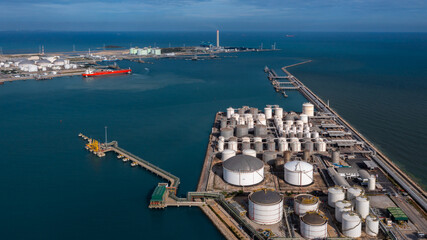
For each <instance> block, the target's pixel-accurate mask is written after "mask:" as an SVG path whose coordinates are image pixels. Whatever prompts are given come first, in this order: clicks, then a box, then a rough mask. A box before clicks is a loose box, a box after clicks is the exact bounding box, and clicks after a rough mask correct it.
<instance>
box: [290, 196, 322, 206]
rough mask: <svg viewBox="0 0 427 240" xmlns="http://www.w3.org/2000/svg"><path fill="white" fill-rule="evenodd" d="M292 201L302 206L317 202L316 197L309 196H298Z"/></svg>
mask: <svg viewBox="0 0 427 240" xmlns="http://www.w3.org/2000/svg"><path fill="white" fill-rule="evenodd" d="M294 200H295V201H297V202H299V203H302V204H315V203H317V202H318V201H319V199H318V198H317V197H315V196H313V195H311V194H300V195H298V196H296V197H295V199H294Z"/></svg>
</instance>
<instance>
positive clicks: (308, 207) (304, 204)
mask: <svg viewBox="0 0 427 240" xmlns="http://www.w3.org/2000/svg"><path fill="white" fill-rule="evenodd" d="M318 208H319V198H317V197H315V196H313V195H311V194H300V195H297V196H295V198H294V211H295V214H297V215H299V216H301V215H304V214H305V213H307V212H314V211H317V209H318Z"/></svg>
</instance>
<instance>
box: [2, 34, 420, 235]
mask: <svg viewBox="0 0 427 240" xmlns="http://www.w3.org/2000/svg"><path fill="white" fill-rule="evenodd" d="M285 34H287V33H285ZM285 34H281V33H222V34H221V41H222V43H223V45H228V46H247V47H257V46H259V45H260V43H261V42H263V44H264V46H270V45H271V44H273V43H274V42H276V43H277V47H278V48H280V49H282V50H281V51H276V52H252V53H239V54H231V55H226V56H227V57H225V55H224V57H223V58H221V59H214V60H205V61H185V60H174V59H161V60H155V61H154V64H152V65H148V64H147V65H145V64H139V63H133V62H128V61H121V62H119V65H120V66H121V67H122V68H127V67H131V68H132V69H133V74H132V75H130V76H116V77H107V78H97V79H83V78H81V77H78V76H76V77H69V78H59V79H54V80H49V81H33V80H28V81H22V82H14V83H6V84H4V85H2V86H0V116H1V118H0V126H1V131H0V147H1V149H3V151H2V154H1V157H0V189H1V190H2V192H3V193H2V197H1V198H0V204H1V206H2V211H1V212H2V213H1V214H0V230H1V232H2V233H1V235H2V236H3V237H4V238H5V239H86V238H95V239H100V238H103V239H116V238H121V239H127V238H135V237H136V238H139V239H154V238H156V239H170V238H176V239H181V238H184V237H186V236H190V238H194V239H200V238H203V239H223V237H222V236H221V234H220V233H219V232H218V231H217V230H216V229H215V227H214V226H213V225H212V224H211V223H210V221H209V220H208V219H207V217H205V216H204V215H203V214H202V212H201V211H200V210H199V209H198V208H184V207H181V208H168V209H166V210H149V209H148V208H147V205H148V200H149V197H150V195H151V192H152V190H153V189H154V187H155V186H156V185H157V183H158V182H159V181H161V179H159V178H158V177H156V176H154V175H152V174H151V173H149V172H147V171H145V170H143V169H140V168H131V167H130V166H129V164H124V163H122V162H121V161H119V160H117V159H116V158H115V156H114V155H107V156H106V157H105V158H102V159H99V158H97V157H94V156H93V155H91V154H89V153H88V152H86V151H85V150H84V148H83V144H84V142H83V141H82V140H81V139H79V138H78V137H77V134H78V133H80V132H83V133H85V134H87V135H89V136H92V137H95V138H99V139H102V138H103V136H104V135H103V134H104V126H108V130H109V140H118V141H119V145H120V146H122V147H123V148H125V149H127V150H129V151H130V152H132V153H135V154H136V155H139V156H141V157H142V158H144V159H146V160H148V161H151V162H153V163H155V164H157V165H159V166H161V167H163V168H164V169H165V170H168V171H170V172H172V173H174V174H175V175H177V176H179V177H180V178H181V183H182V184H181V186H180V189H179V195H184V194H185V193H186V192H187V191H193V190H194V189H195V188H196V185H197V182H198V178H199V175H200V169H201V166H202V164H203V159H204V154H205V150H206V145H207V141H208V136H209V133H210V130H211V125H212V121H213V118H214V116H215V113H216V112H218V111H224V110H225V109H226V108H227V107H229V106H234V107H239V106H242V105H248V106H255V107H259V108H261V107H263V106H264V105H266V104H280V105H282V106H283V107H284V108H285V109H286V110H288V111H289V110H294V111H300V110H301V104H302V103H303V102H304V101H305V99H304V98H303V96H301V95H300V94H299V93H298V92H289V93H288V94H289V97H288V98H287V99H285V98H283V97H282V96H281V95H280V94H278V93H276V92H274V90H273V88H272V86H271V85H270V84H269V82H268V80H267V79H266V76H265V73H264V72H263V68H264V66H265V65H268V66H270V67H272V68H274V69H275V70H276V71H277V72H280V67H282V66H284V65H288V64H293V63H296V62H299V61H302V60H306V59H312V60H313V62H312V63H309V64H306V65H302V66H298V67H295V68H292V69H290V71H291V72H292V73H293V74H294V75H296V76H297V77H298V78H299V79H300V80H301V81H303V82H304V83H305V84H306V85H307V86H308V87H310V88H311V89H312V90H313V91H314V92H316V93H317V94H318V95H319V96H320V97H322V98H323V99H325V100H327V99H329V100H330V104H331V106H332V107H333V108H334V109H336V110H337V111H338V113H340V114H341V115H342V116H343V117H344V118H345V119H346V120H348V121H349V122H350V123H351V124H353V125H354V126H355V127H356V128H357V129H358V130H360V131H361V132H362V133H363V134H364V135H365V136H366V137H367V138H369V139H370V140H372V141H373V142H374V143H375V144H376V145H377V146H378V147H379V148H380V149H381V150H383V151H384V152H385V153H386V154H387V155H388V156H389V157H390V158H391V159H392V160H393V161H395V162H396V163H397V164H399V166H401V167H402V168H403V169H404V170H405V171H407V172H408V173H409V174H411V175H413V176H414V177H415V178H416V179H418V180H419V182H421V183H422V182H423V181H425V180H426V177H425V174H424V172H425V171H426V170H427V169H426V165H425V158H424V154H423V152H422V148H423V145H424V143H425V142H426V140H427V139H426V136H427V135H426V134H427V129H426V125H425V123H426V120H427V113H426V110H425V107H426V106H427V104H426V103H427V98H426V89H427V83H426V78H425V76H426V73H427V69H426V67H425V66H426V60H425V59H424V56H425V55H426V53H427V34H417V33H413V34H410V33H400V34H398V33H351V34H350V33H296V34H295V37H294V38H286V37H284V35H285ZM214 39H215V33H207V32H202V33H43V32H3V33H0V46H1V47H2V48H3V52H5V53H16V52H21V53H22V52H37V51H38V46H39V45H44V46H45V49H46V51H70V50H72V45H73V44H75V45H76V49H77V50H86V49H87V48H93V49H94V48H97V47H102V45H103V44H106V45H119V46H129V45H130V44H131V43H132V45H133V46H136V45H138V46H145V45H152V46H154V44H155V45H156V46H161V47H166V46H169V43H171V45H172V46H182V45H183V44H186V45H187V46H188V45H196V44H200V43H201V42H202V41H205V42H207V41H213V40H214ZM146 68H148V70H147V69H146Z"/></svg>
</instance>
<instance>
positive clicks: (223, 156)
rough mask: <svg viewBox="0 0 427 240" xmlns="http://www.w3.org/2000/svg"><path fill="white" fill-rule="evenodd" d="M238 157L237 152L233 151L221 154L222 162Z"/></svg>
mask: <svg viewBox="0 0 427 240" xmlns="http://www.w3.org/2000/svg"><path fill="white" fill-rule="evenodd" d="M234 156H236V152H235V151H233V150H231V149H225V150H224V151H222V153H221V160H222V161H227V160H228V159H229V158H231V157H234Z"/></svg>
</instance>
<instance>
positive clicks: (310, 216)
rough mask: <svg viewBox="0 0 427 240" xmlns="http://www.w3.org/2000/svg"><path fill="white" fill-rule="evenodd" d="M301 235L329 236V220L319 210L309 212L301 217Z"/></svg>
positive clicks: (309, 237)
mask: <svg viewBox="0 0 427 240" xmlns="http://www.w3.org/2000/svg"><path fill="white" fill-rule="evenodd" d="M300 230H301V236H303V237H304V238H306V239H325V238H327V237H328V220H327V218H326V217H325V216H324V215H323V214H320V213H318V212H309V213H307V214H305V215H304V216H302V217H301V218H300Z"/></svg>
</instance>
